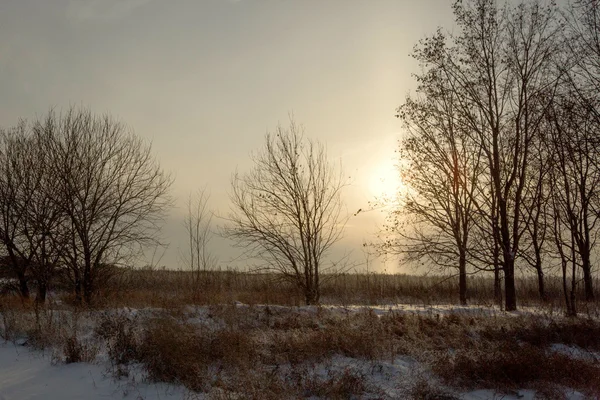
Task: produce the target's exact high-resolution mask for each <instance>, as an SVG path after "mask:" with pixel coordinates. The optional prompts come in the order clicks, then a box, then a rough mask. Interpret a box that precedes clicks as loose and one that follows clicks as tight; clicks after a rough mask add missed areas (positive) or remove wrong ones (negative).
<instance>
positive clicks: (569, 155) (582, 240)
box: [550, 92, 600, 300]
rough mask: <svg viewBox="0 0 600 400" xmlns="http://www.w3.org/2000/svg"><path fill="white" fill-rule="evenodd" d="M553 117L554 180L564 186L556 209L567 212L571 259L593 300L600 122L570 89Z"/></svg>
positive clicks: (598, 222) (599, 218) (588, 297)
mask: <svg viewBox="0 0 600 400" xmlns="http://www.w3.org/2000/svg"><path fill="white" fill-rule="evenodd" d="M550 119H551V122H552V125H553V126H552V127H551V128H552V129H551V133H552V146H553V149H554V169H555V171H556V172H555V173H554V178H555V180H554V182H555V185H556V186H557V188H560V189H557V190H555V193H554V197H555V202H556V205H557V206H556V207H555V209H556V210H557V212H560V213H561V214H562V215H563V217H562V218H560V221H561V222H563V224H562V225H561V226H560V228H562V229H567V230H568V232H570V234H569V235H570V237H571V239H572V245H571V246H572V247H573V249H572V253H573V259H572V260H571V262H573V263H574V265H575V264H577V265H578V266H580V268H581V271H582V274H583V281H584V289H585V297H586V300H593V299H594V288H593V283H592V282H593V280H592V254H593V250H594V248H595V245H596V237H597V235H598V232H599V228H600V215H599V214H598V213H597V212H595V210H597V209H598V206H599V205H600V203H599V202H600V198H599V196H598V185H600V165H598V162H597V159H598V157H599V156H600V151H599V150H600V148H599V147H598V141H597V137H598V133H599V126H598V125H597V124H596V123H595V117H594V111H593V110H592V109H591V108H589V107H585V104H582V103H580V102H579V101H577V100H576V97H575V96H573V95H570V94H569V92H567V94H566V95H565V96H564V97H563V98H562V101H561V102H560V103H559V102H556V103H555V107H553V112H552V114H551V115H550ZM559 233H560V232H559ZM559 250H560V249H559Z"/></svg>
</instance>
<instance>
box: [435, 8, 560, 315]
mask: <svg viewBox="0 0 600 400" xmlns="http://www.w3.org/2000/svg"><path fill="white" fill-rule="evenodd" d="M454 13H455V17H456V22H457V24H458V27H459V34H458V35H450V38H451V42H452V46H445V45H443V44H444V42H443V41H439V40H433V41H430V42H429V43H427V47H426V49H425V50H424V54H425V55H426V56H427V57H426V58H425V59H424V62H426V64H429V65H432V66H435V67H436V68H439V69H440V70H441V71H443V72H444V79H446V81H447V82H448V85H449V86H450V87H451V88H452V90H453V91H455V93H456V94H457V96H456V99H457V100H458V101H457V108H458V109H459V110H460V114H461V118H462V119H463V120H464V121H465V125H466V126H467V127H468V129H466V131H467V132H469V133H470V135H471V136H472V138H473V140H475V141H477V142H478V146H479V147H480V148H481V150H482V151H483V156H484V159H485V160H486V168H487V171H488V172H487V175H488V179H489V182H490V187H491V190H492V192H493V197H494V199H495V202H494V203H495V207H496V210H495V212H494V215H493V219H492V228H493V231H494V236H495V237H496V240H497V241H498V243H499V245H500V246H499V247H500V249H501V255H502V259H501V265H502V272H503V275H504V289H505V307H506V309H507V310H509V311H511V310H515V309H516V307H517V301H516V288H515V260H516V258H517V256H518V255H519V250H520V248H519V246H520V244H521V238H522V236H523V234H524V232H525V224H524V223H525V222H526V217H525V216H524V215H523V200H524V191H525V188H526V187H527V186H528V185H529V180H530V179H531V177H532V176H531V174H532V172H531V170H532V165H531V162H530V161H531V153H532V151H533V148H532V146H533V143H534V142H535V140H536V138H537V137H538V136H539V134H540V128H541V124H542V121H543V119H544V115H545V113H546V109H547V107H548V105H549V104H550V103H551V101H552V96H549V95H548V94H549V93H550V94H552V91H553V87H555V86H556V84H557V79H556V74H555V73H554V71H553V66H554V64H553V56H554V55H555V53H556V52H557V49H558V41H557V40H556V37H557V35H558V31H559V25H558V24H557V23H556V8H555V5H554V4H552V3H550V2H547V3H543V2H541V1H533V2H527V3H526V2H521V3H519V4H517V5H516V6H514V7H512V6H508V5H505V7H503V8H499V7H498V6H497V5H496V2H495V1H494V0H469V1H460V0H459V1H456V2H455V4H454Z"/></svg>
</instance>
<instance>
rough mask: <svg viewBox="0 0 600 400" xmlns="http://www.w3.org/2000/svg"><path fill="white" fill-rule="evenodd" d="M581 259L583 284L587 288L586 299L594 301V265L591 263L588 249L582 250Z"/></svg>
mask: <svg viewBox="0 0 600 400" xmlns="http://www.w3.org/2000/svg"><path fill="white" fill-rule="evenodd" d="M581 261H582V266H581V269H582V270H583V285H584V289H585V300H586V301H592V300H594V286H593V282H592V266H591V263H590V254H589V252H588V251H583V252H582V254H581Z"/></svg>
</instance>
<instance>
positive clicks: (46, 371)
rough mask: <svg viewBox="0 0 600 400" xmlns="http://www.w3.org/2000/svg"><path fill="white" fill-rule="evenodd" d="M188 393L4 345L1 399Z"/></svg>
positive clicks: (150, 398) (153, 399) (150, 397)
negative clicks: (53, 361)
mask: <svg viewBox="0 0 600 400" xmlns="http://www.w3.org/2000/svg"><path fill="white" fill-rule="evenodd" d="M185 393H186V391H185V390H184V389H183V388H180V387H175V386H171V385H156V384H146V383H143V382H132V381H131V380H130V381H125V380H115V379H114V378H112V377H111V375H110V374H109V373H107V369H106V367H105V366H103V365H96V364H86V363H75V364H68V365H65V364H57V365H53V363H52V360H51V357H50V355H48V354H43V353H41V352H35V351H29V349H27V348H25V347H21V346H16V345H13V344H8V343H6V344H2V345H0V400H38V399H39V400H71V399H72V400H75V399H77V400H79V399H90V400H100V399H103V400H106V399H124V398H128V399H144V400H159V399H161V400H166V399H181V398H183V397H184V395H185Z"/></svg>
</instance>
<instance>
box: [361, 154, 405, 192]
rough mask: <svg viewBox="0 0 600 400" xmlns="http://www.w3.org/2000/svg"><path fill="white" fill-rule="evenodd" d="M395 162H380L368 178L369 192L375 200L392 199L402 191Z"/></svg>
mask: <svg viewBox="0 0 600 400" xmlns="http://www.w3.org/2000/svg"><path fill="white" fill-rule="evenodd" d="M396 164H397V161H396V160H385V161H380V162H379V163H378V164H376V165H375V166H374V167H373V169H372V172H371V175H370V177H369V191H370V192H371V194H372V195H373V196H375V197H377V198H381V199H392V198H394V197H396V196H397V194H398V192H399V191H400V190H402V187H403V184H402V180H401V179H400V173H399V171H398V167H397V166H396Z"/></svg>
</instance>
